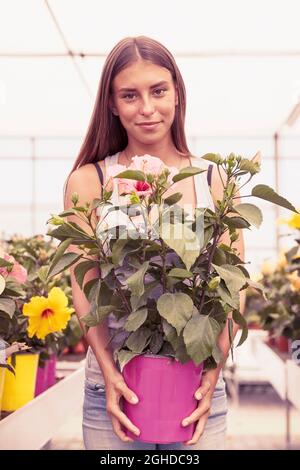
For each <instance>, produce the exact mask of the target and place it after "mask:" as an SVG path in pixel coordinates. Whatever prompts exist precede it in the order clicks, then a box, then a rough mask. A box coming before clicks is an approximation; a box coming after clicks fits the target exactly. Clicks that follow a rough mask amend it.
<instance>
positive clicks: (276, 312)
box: [246, 214, 300, 352]
mask: <svg viewBox="0 0 300 470" xmlns="http://www.w3.org/2000/svg"><path fill="white" fill-rule="evenodd" d="M278 223H280V224H282V223H284V224H287V225H288V226H289V227H290V228H292V229H293V230H294V232H293V233H292V234H288V236H290V235H293V236H294V237H295V230H296V238H295V244H294V246H292V247H291V248H290V249H288V250H287V251H282V252H281V253H280V255H279V257H278V260H277V262H274V263H272V262H270V261H266V262H265V263H263V265H262V267H261V272H260V274H259V275H258V276H256V279H255V280H257V281H259V282H260V283H261V284H263V286H264V288H265V293H266V298H267V300H265V299H263V298H262V297H261V296H259V295H257V292H256V291H254V289H251V288H248V289H247V298H246V317H247V321H248V323H249V324H252V325H253V324H254V325H258V326H260V327H261V328H262V329H264V330H267V331H268V332H269V335H270V342H271V344H273V345H275V346H277V347H278V348H279V349H281V350H282V351H286V352H287V351H288V350H289V348H288V344H289V343H291V341H294V340H297V339H300V247H299V245H300V237H299V231H300V216H299V214H293V215H292V216H291V217H290V218H289V219H279V221H278ZM284 340H285V341H284Z"/></svg>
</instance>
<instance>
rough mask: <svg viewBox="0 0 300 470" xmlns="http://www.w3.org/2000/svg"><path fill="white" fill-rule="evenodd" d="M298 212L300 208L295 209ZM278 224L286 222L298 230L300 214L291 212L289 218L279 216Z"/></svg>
mask: <svg viewBox="0 0 300 470" xmlns="http://www.w3.org/2000/svg"><path fill="white" fill-rule="evenodd" d="M297 210H298V212H299V211H300V209H297ZM277 222H278V224H287V225H288V226H289V227H290V228H295V229H298V230H300V214H295V213H294V214H293V215H292V216H291V217H290V218H289V219H284V218H279V219H278V221H277Z"/></svg>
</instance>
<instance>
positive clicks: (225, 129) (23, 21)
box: [0, 0, 300, 137]
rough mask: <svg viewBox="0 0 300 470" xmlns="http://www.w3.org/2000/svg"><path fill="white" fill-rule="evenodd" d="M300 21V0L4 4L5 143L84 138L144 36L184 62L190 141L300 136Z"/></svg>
mask: <svg viewBox="0 0 300 470" xmlns="http://www.w3.org/2000/svg"><path fill="white" fill-rule="evenodd" d="M299 18H300V2H299V1H298V0H284V1H283V0H277V1H276V0H273V1H271V0H260V1H258V0H252V1H240V0H239V1H238V0H227V1H223V0H210V1H209V2H208V1H202V0H187V1H185V2H183V1H180V0H164V1H161V0H152V1H150V2H146V1H141V0H127V1H121V0H113V1H111V2H107V1H102V0H48V1H45V0H7V1H5V0H0V136H2V137H5V136H31V135H33V136H39V135H43V136H45V135H55V136H60V135H62V136H66V135H70V136H78V135H82V134H83V133H84V132H85V130H86V127H87V125H88V121H89V118H90V115H91V111H92V107H93V101H94V98H95V94H96V90H97V85H98V82H99V78H100V74H101V69H102V66H103V63H104V61H105V57H106V55H107V54H108V53H109V51H110V50H111V49H112V47H113V46H114V45H115V44H116V43H117V42H118V41H119V40H120V39H122V38H124V37H126V36H139V35H146V36H150V37H152V38H154V39H156V40H158V41H160V42H162V43H163V44H164V45H165V46H166V47H167V48H168V49H169V50H170V51H171V52H172V54H173V55H174V57H175V59H176V61H177V64H178V66H179V68H180V70H181V73H182V76H183V79H184V81H185V85H186V90H187V115H186V130H187V131H188V132H189V134H190V135H193V134H194V135H198V136H201V135H212V136H213V135H218V136H220V135H231V136H232V135H246V136H248V135H249V136H251V135H256V136H257V135H270V136H271V135H273V134H274V133H275V132H276V131H278V130H281V131H282V132H287V133H289V134H290V133H292V134H296V135H299V134H300V123H299V120H300V119H297V116H298V111H297V112H296V114H295V117H296V118H295V119H292V121H295V122H294V125H293V127H288V128H287V127H285V126H284V123H285V122H286V120H287V118H288V116H289V115H290V114H291V112H292V111H293V110H295V107H296V105H297V103H298V102H299V99H300V28H299ZM298 108H299V107H298ZM298 108H297V109H298Z"/></svg>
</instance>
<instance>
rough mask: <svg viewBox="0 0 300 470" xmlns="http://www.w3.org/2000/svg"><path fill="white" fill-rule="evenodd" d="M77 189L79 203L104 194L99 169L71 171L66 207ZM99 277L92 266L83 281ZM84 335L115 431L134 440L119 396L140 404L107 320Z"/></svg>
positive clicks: (82, 310) (78, 301) (79, 308)
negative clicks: (119, 361) (118, 359)
mask: <svg viewBox="0 0 300 470" xmlns="http://www.w3.org/2000/svg"><path fill="white" fill-rule="evenodd" d="M74 192H77V193H78V196H79V200H78V205H84V204H85V203H86V202H92V201H93V199H95V198H97V197H99V194H101V187H100V188H99V179H98V177H97V174H96V169H94V168H91V164H87V165H84V166H83V167H81V168H79V169H77V170H75V171H74V172H73V173H72V174H71V176H70V178H69V180H68V184H67V188H66V193H65V197H64V209H65V210H67V209H68V208H70V207H72V206H73V203H72V194H73V193H74ZM93 216H94V217H93V222H94V224H95V225H96V223H97V217H96V214H95V213H94V214H93ZM67 220H68V221H69V222H76V224H78V225H79V226H80V227H82V228H83V229H84V230H85V231H87V232H88V233H90V234H91V235H92V231H91V229H90V227H89V226H88V225H87V223H86V222H84V221H83V220H81V219H79V218H78V217H76V216H75V215H74V216H68V217H67ZM67 251H72V252H76V253H82V251H81V250H80V248H79V247H78V246H77V245H70V246H69V248H68V250H67ZM85 257H86V255H85ZM90 258H91V259H93V260H95V259H97V257H96V256H90ZM80 261H81V260H79V261H78V262H77V263H75V264H73V265H72V266H71V267H70V274H71V285H72V294H73V304H74V308H75V311H76V314H77V317H78V319H79V322H80V325H81V327H82V329H83V331H84V332H85V328H84V326H83V324H82V322H81V321H80V318H81V317H82V316H83V315H85V314H87V313H89V312H90V310H91V305H90V302H89V301H88V300H87V298H86V296H85V294H84V292H83V290H82V289H81V288H80V286H79V285H78V283H77V281H76V278H75V274H74V269H75V267H76V266H77V264H78V263H80ZM99 277H100V272H99V269H98V268H92V269H90V270H89V271H88V272H87V273H86V275H85V277H84V281H85V283H86V282H88V281H90V280H92V279H96V278H99ZM85 337H86V340H87V342H88V344H89V345H90V346H91V348H92V350H93V352H94V354H95V356H96V359H97V361H98V364H99V366H100V369H101V371H102V374H103V377H104V380H105V385H106V410H107V413H108V414H109V416H110V418H111V421H112V426H113V429H114V432H115V434H116V435H117V436H118V437H119V438H120V439H121V440H122V441H124V442H129V441H133V439H131V438H129V437H127V436H126V434H125V432H124V430H123V429H122V426H121V425H123V426H124V427H125V428H127V429H129V430H130V431H131V432H133V433H135V434H137V435H139V430H138V429H137V428H136V426H134V425H133V424H132V422H131V421H130V420H129V419H128V418H127V416H126V415H125V414H124V413H123V411H122V409H121V407H120V399H121V397H124V398H125V400H127V401H128V402H130V403H131V404H136V403H138V399H137V398H136V397H135V394H134V392H133V391H132V390H130V389H129V388H128V387H127V385H126V383H125V381H124V378H123V376H122V374H121V373H120V371H119V369H118V368H117V366H116V364H115V362H114V359H113V352H112V350H111V347H110V343H109V339H110V338H109V331H108V325H107V321H104V322H103V323H101V325H98V326H94V327H90V328H89V330H88V332H87V333H86V332H85Z"/></svg>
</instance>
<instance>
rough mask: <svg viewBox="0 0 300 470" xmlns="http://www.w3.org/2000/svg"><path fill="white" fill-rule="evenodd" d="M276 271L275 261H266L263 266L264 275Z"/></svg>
mask: <svg viewBox="0 0 300 470" xmlns="http://www.w3.org/2000/svg"><path fill="white" fill-rule="evenodd" d="M274 271H275V265H274V263H272V262H270V261H264V262H263V264H262V267H261V272H262V274H263V275H264V276H267V275H268V274H273V272H274Z"/></svg>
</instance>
